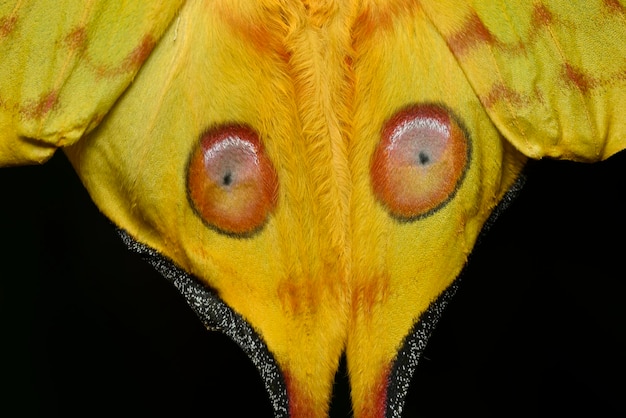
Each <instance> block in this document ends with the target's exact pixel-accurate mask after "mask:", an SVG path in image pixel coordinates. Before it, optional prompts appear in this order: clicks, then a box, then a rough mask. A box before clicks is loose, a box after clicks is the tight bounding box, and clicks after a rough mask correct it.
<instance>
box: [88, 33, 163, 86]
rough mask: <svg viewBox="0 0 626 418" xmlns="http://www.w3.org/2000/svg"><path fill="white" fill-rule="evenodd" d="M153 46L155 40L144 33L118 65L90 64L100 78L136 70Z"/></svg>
mask: <svg viewBox="0 0 626 418" xmlns="http://www.w3.org/2000/svg"><path fill="white" fill-rule="evenodd" d="M155 46H156V41H155V39H154V37H152V35H145V36H144V37H143V38H142V40H141V42H140V43H139V45H137V46H136V47H135V48H133V50H132V51H130V52H129V53H128V55H126V57H124V59H123V60H122V62H121V63H120V64H119V65H118V66H116V67H108V66H106V65H101V64H92V66H93V67H94V68H95V72H96V75H97V76H98V77H101V78H112V77H116V76H119V75H121V74H125V73H128V72H132V71H136V70H138V69H139V67H141V65H142V64H143V63H144V62H145V60H146V59H147V58H148V56H149V55H150V53H151V52H152V50H153V49H154V47H155Z"/></svg>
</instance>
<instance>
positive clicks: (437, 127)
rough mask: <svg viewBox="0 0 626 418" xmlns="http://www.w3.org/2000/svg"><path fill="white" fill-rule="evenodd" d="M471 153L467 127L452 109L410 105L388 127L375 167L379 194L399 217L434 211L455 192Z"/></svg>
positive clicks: (374, 179) (410, 218)
mask: <svg viewBox="0 0 626 418" xmlns="http://www.w3.org/2000/svg"><path fill="white" fill-rule="evenodd" d="M470 156H471V143H470V139H469V135H468V134H467V130H466V129H465V128H464V127H463V125H462V124H461V122H460V121H459V119H458V118H456V117H455V116H454V115H453V114H452V113H451V112H450V111H449V110H447V109H446V108H444V107H442V106H439V105H436V104H424V105H412V106H409V107H407V108H405V109H403V110H400V111H399V112H398V113H396V114H395V115H394V116H393V117H392V118H391V119H389V120H388V121H387V122H386V123H385V125H384V127H383V130H382V134H381V139H380V142H379V143H378V146H377V147H376V150H375V151H374V155H373V158H372V166H371V171H370V175H371V178H372V187H373V189H374V194H375V196H376V198H377V199H378V201H379V202H380V203H382V204H383V206H385V208H386V209H387V210H388V211H389V213H390V214H391V215H392V216H394V217H396V218H398V219H399V220H403V221H413V220H415V219H418V218H422V217H424V216H428V215H431V214H432V213H434V212H436V211H437V210H439V209H440V208H442V207H443V206H445V205H446V203H448V202H449V201H450V199H452V197H454V195H455V193H456V191H457V189H458V187H459V186H460V184H461V182H462V181H463V178H464V176H465V172H466V170H467V167H468V165H469V162H470Z"/></svg>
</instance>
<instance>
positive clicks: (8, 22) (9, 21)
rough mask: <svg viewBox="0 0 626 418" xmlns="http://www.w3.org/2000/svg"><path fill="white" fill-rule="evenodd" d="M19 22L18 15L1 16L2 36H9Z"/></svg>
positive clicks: (0, 28)
mask: <svg viewBox="0 0 626 418" xmlns="http://www.w3.org/2000/svg"><path fill="white" fill-rule="evenodd" d="M16 24H17V17H16V16H3V17H0V38H5V37H7V36H8V35H9V34H10V33H11V32H13V29H15V26H16Z"/></svg>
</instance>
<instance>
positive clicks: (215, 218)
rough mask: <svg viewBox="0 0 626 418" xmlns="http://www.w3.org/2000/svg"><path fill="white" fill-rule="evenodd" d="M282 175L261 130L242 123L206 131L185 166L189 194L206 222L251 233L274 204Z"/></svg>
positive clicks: (240, 233)
mask: <svg viewBox="0 0 626 418" xmlns="http://www.w3.org/2000/svg"><path fill="white" fill-rule="evenodd" d="M277 191H278V177H277V175H276V171H275V170H274V166H273V165H272V163H271V161H270V160H269V158H268V157H267V155H266V153H265V150H264V148H263V145H262V144H261V142H260V141H259V136H258V135H257V133H256V132H255V131H254V130H253V129H252V128H250V127H248V126H244V125H223V126H218V127H215V128H213V129H210V130H208V131H206V132H205V133H204V134H203V135H202V137H201V138H200V141H199V143H198V144H197V145H196V147H195V148H194V150H193V152H192V155H191V158H190V160H189V164H188V169H187V195H188V198H189V201H190V203H191V205H192V206H193V208H194V210H195V212H196V213H197V214H198V215H199V216H200V217H201V218H202V220H203V221H204V223H205V224H206V225H208V226H210V227H212V228H214V229H216V230H217V231H219V232H221V233H224V234H228V235H236V236H242V237H246V236H250V235H252V234H253V233H254V232H256V231H257V230H258V229H260V228H261V227H262V226H263V225H264V224H265V222H266V220H267V217H268V215H269V213H270V212H271V211H272V210H273V209H274V207H275V206H276V200H277Z"/></svg>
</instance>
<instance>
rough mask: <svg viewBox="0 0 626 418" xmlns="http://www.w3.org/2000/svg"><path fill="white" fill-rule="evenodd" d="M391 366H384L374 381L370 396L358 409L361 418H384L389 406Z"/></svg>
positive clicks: (356, 414)
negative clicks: (388, 393)
mask: <svg viewBox="0 0 626 418" xmlns="http://www.w3.org/2000/svg"><path fill="white" fill-rule="evenodd" d="M389 370H390V368H389V367H385V368H383V370H382V372H381V373H380V376H379V377H378V379H377V380H376V382H374V384H373V385H372V387H371V388H370V390H369V391H368V392H369V393H370V396H369V397H368V399H366V400H365V402H364V404H363V405H362V406H361V408H359V411H356V412H357V413H355V416H358V417H359V418H384V417H385V412H386V411H385V410H386V408H387V386H389Z"/></svg>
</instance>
